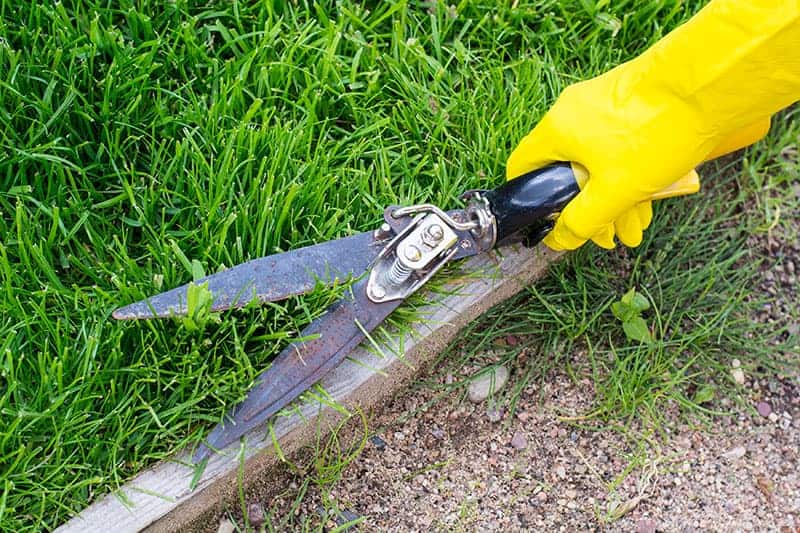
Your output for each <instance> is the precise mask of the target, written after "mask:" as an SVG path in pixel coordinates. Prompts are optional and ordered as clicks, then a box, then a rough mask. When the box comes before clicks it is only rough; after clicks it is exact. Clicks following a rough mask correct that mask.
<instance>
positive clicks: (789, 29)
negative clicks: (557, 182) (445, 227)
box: [506, 0, 800, 249]
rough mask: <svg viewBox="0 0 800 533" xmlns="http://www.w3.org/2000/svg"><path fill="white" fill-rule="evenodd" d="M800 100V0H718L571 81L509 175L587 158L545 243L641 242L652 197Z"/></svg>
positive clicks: (753, 135)
mask: <svg viewBox="0 0 800 533" xmlns="http://www.w3.org/2000/svg"><path fill="white" fill-rule="evenodd" d="M799 99H800V1H798V0H791V1H789V0H783V1H777V0H776V1H746V0H712V1H711V2H710V3H709V4H708V5H707V6H706V7H705V8H703V9H702V10H701V11H700V12H699V13H698V14H697V15H695V16H694V17H693V18H692V19H691V20H689V21H688V22H687V23H686V24H684V25H683V26H681V27H679V28H678V29H676V30H675V31H673V32H671V33H670V34H669V35H667V36H666V37H665V38H664V39H662V40H660V41H659V42H658V43H656V44H655V45H654V46H653V47H652V48H650V49H649V50H647V51H646V52H645V53H644V54H642V55H641V56H639V57H637V58H636V59H634V60H632V61H629V62H628V63H625V64H623V65H620V66H618V67H616V68H615V69H613V70H611V71H609V72H607V73H605V74H603V75H602V76H599V77H597V78H594V79H591V80H588V81H585V82H582V83H578V84H575V85H572V86H570V87H568V88H567V89H565V90H564V92H563V93H562V94H561V96H560V97H559V98H558V100H557V101H556V103H555V104H554V105H553V107H552V108H551V109H550V111H548V112H547V114H546V115H545V116H544V118H543V119H542V121H541V122H540V123H539V124H538V125H537V126H536V128H535V129H534V130H533V131H532V132H531V133H530V134H528V135H527V136H526V137H525V138H524V139H523V140H522V142H520V144H519V146H517V148H516V149H515V150H514V152H513V153H512V154H511V157H510V158H509V160H508V164H507V169H506V171H507V176H508V177H509V178H513V177H516V176H519V175H521V174H524V173H526V172H528V171H530V170H532V169H535V168H539V167H542V166H544V165H547V164H548V163H551V162H554V161H572V162H575V163H578V164H579V165H581V166H583V167H585V169H586V170H587V172H588V179H587V180H586V182H585V183H584V184H583V185H582V190H581V192H580V193H579V194H578V196H576V197H575V199H574V200H573V201H572V202H570V203H569V205H567V207H566V208H565V209H564V211H563V213H562V214H561V215H560V216H559V218H558V220H557V222H556V226H555V228H554V230H553V231H552V232H551V233H550V234H549V235H548V236H547V238H546V239H545V241H544V242H545V243H546V244H547V245H548V246H550V247H552V248H555V249H572V248H577V247H578V246H580V245H582V244H583V243H584V242H586V241H587V240H588V239H592V240H593V241H595V243H597V244H598V245H600V246H603V247H605V248H612V247H613V246H614V239H613V237H614V235H615V234H616V235H617V237H618V238H619V239H620V241H621V242H622V243H623V244H626V245H628V246H636V245H638V244H639V243H640V242H641V234H642V230H643V229H644V228H646V227H647V225H648V224H649V223H650V219H651V217H652V210H651V207H650V200H652V199H657V198H659V197H664V196H669V195H670V194H669V193H668V192H662V191H664V189H666V188H668V187H669V186H670V185H671V184H673V183H676V182H680V181H681V178H682V177H685V178H684V179H683V181H684V182H685V181H686V180H687V179H691V178H692V177H696V174H692V173H693V169H694V167H695V166H697V165H698V164H699V163H701V162H702V161H704V160H706V159H711V158H714V157H717V156H719V155H722V154H723V153H726V152H729V151H732V150H734V149H738V148H741V147H742V146H746V145H747V144H750V143H752V142H754V141H755V140H757V139H759V138H760V137H761V136H763V135H764V134H765V133H766V131H767V129H768V128H769V117H770V116H771V115H772V114H773V113H774V112H775V111H778V110H779V109H781V108H783V107H786V106H787V105H789V104H791V103H792V102H794V101H796V100H799ZM683 192H686V188H685V187H684V188H683Z"/></svg>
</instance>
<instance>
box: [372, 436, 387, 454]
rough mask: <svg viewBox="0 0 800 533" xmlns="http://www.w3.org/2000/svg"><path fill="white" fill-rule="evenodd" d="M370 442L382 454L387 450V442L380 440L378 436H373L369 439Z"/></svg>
mask: <svg viewBox="0 0 800 533" xmlns="http://www.w3.org/2000/svg"><path fill="white" fill-rule="evenodd" d="M369 442H370V443H372V445H373V446H375V448H376V449H377V450H378V451H379V452H382V451H383V450H385V449H386V441H385V440H383V439H382V438H380V437H379V436H378V435H373V436H371V437H370V438H369Z"/></svg>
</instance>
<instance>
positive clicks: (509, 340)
mask: <svg viewBox="0 0 800 533" xmlns="http://www.w3.org/2000/svg"><path fill="white" fill-rule="evenodd" d="M506 344H508V345H509V346H516V345H517V344H519V337H517V336H516V335H506Z"/></svg>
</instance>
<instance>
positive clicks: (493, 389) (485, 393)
mask: <svg viewBox="0 0 800 533" xmlns="http://www.w3.org/2000/svg"><path fill="white" fill-rule="evenodd" d="M507 381H508V369H507V368H506V367H505V366H503V365H498V366H495V367H494V368H491V369H489V370H487V371H482V372H481V373H480V374H478V376H477V377H475V378H474V379H473V380H472V381H471V383H470V384H469V387H467V395H468V396H469V400H470V401H471V402H473V403H481V402H483V401H485V400H486V399H487V398H489V396H490V395H492V394H496V393H497V392H499V391H500V390H501V389H502V388H503V387H504V386H505V384H506V382H507Z"/></svg>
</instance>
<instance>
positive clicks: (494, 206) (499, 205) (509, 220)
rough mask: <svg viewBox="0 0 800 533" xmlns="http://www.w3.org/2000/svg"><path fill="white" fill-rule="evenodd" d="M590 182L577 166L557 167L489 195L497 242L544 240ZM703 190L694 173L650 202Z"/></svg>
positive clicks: (526, 176) (511, 182) (525, 176)
mask: <svg viewBox="0 0 800 533" xmlns="http://www.w3.org/2000/svg"><path fill="white" fill-rule="evenodd" d="M588 179H589V176H588V172H587V171H586V169H585V168H583V167H582V166H581V165H579V164H577V163H563V162H562V163H554V164H552V165H548V166H546V167H543V168H539V169H536V170H532V171H531V172H528V173H526V174H523V175H522V176H519V177H517V178H514V179H512V180H509V181H507V182H506V183H504V184H503V185H501V186H500V187H498V188H497V189H494V190H493V191H488V192H487V193H486V198H487V199H488V200H489V205H490V206H491V210H492V213H493V214H494V216H495V219H496V220H497V242H503V241H504V240H506V239H507V238H509V237H511V236H512V235H514V234H517V233H518V232H520V231H521V230H527V231H528V232H529V233H531V234H533V235H536V239H535V240H536V241H538V240H539V239H541V238H542V237H544V235H545V234H546V233H547V232H548V231H549V230H550V228H551V227H552V225H553V221H554V219H555V217H556V216H557V215H558V213H560V212H561V210H562V209H564V207H565V206H566V205H567V204H568V203H569V202H570V200H572V199H573V198H575V196H576V195H577V194H578V192H580V190H581V188H582V187H583V185H585V184H586V181H587V180H588ZM699 189H700V179H699V177H698V175H697V172H695V171H694V170H692V171H691V172H689V173H688V174H687V175H686V176H684V177H683V178H681V179H679V180H678V181H676V182H675V183H673V184H672V185H670V186H669V187H666V188H665V189H663V190H661V191H657V192H655V193H653V194H652V195H650V198H649V199H650V200H661V199H664V198H671V197H674V196H683V195H685V194H692V193H695V192H697V191H698V190H699Z"/></svg>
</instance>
